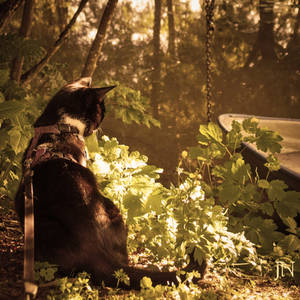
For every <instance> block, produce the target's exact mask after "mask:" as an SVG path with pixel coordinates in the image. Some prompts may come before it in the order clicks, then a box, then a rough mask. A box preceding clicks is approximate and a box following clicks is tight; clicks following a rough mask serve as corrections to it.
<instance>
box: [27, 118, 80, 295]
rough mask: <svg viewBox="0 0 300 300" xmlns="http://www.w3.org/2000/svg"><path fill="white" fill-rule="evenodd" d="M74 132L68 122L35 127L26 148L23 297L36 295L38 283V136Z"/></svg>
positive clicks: (75, 130)
mask: <svg viewBox="0 0 300 300" xmlns="http://www.w3.org/2000/svg"><path fill="white" fill-rule="evenodd" d="M63 132H65V133H76V134H78V133H79V132H78V129H77V128H75V127H73V126H71V125H68V124H58V125H52V126H43V127H37V128H35V134H34V137H33V139H32V140H31V144H30V146H29V148H28V151H27V154H26V159H25V161H24V187H25V195H24V272H23V279H24V289H25V299H26V300H30V299H34V298H35V297H36V295H37V291H38V285H37V284H36V283H35V282H34V195H33V183H32V178H33V175H34V171H33V166H34V165H35V164H36V163H37V161H36V159H33V157H32V156H33V153H34V155H36V151H35V150H36V146H37V143H38V140H39V138H40V137H41V136H42V135H43V134H45V133H54V134H60V133H63Z"/></svg>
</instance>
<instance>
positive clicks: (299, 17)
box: [287, 8, 300, 52]
mask: <svg viewBox="0 0 300 300" xmlns="http://www.w3.org/2000/svg"><path fill="white" fill-rule="evenodd" d="M299 29H300V8H298V13H297V16H296V22H295V26H294V31H293V35H292V36H291V39H290V41H289V43H288V45H287V50H288V52H290V51H292V50H293V48H294V47H295V48H296V47H297V40H298V39H299ZM296 51H297V50H296Z"/></svg>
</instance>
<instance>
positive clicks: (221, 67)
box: [1, 0, 300, 184]
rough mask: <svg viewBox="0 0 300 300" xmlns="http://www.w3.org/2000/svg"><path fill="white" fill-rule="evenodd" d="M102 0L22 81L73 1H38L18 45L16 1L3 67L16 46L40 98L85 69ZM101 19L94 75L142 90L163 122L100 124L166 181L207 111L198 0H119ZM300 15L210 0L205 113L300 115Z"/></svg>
mask: <svg viewBox="0 0 300 300" xmlns="http://www.w3.org/2000/svg"><path fill="white" fill-rule="evenodd" d="M11 2H19V3H20V2H22V1H11ZM29 2H30V1H29ZM82 2H87V1H82ZM109 2H111V3H113V2H115V3H114V5H116V4H117V1H109ZM5 3H6V2H5V1H2V5H5ZM106 4H107V3H105V2H103V3H102V2H99V1H88V3H87V4H86V5H85V8H84V9H83V10H82V13H81V14H80V15H79V16H78V19H77V21H76V23H75V24H74V25H73V28H72V30H71V31H70V32H69V33H68V35H67V37H66V39H65V41H64V43H63V45H61V46H60V48H59V49H58V51H57V52H56V53H55V55H54V56H53V57H52V58H51V60H50V62H49V63H48V64H47V65H45V67H44V68H43V69H41V71H40V72H38V73H36V76H35V77H34V79H32V80H31V79H30V80H31V81H30V84H29V82H28V81H27V83H26V84H25V76H24V74H25V75H26V72H27V71H28V70H30V69H31V68H32V67H33V66H35V64H37V63H38V62H39V61H40V59H41V58H43V57H44V55H45V53H47V52H48V51H49V49H52V48H53V47H54V45H55V42H56V41H57V40H58V39H59V35H60V33H61V32H63V30H64V28H65V26H66V25H67V24H68V22H69V20H70V19H71V17H72V16H73V14H74V12H75V11H76V9H77V7H78V5H79V1H58V0H57V1H36V3H35V5H34V8H33V10H34V11H33V12H32V19H30V21H29V22H30V23H31V24H30V26H29V27H32V28H31V29H30V30H29V32H30V34H29V33H28V34H27V35H28V36H30V37H25V39H26V41H27V42H26V43H23V44H22V41H21V39H20V38H19V39H18V38H17V37H16V35H18V34H17V32H18V31H19V30H20V22H21V20H22V9H18V10H17V12H16V14H14V16H13V18H12V19H10V21H9V22H8V24H7V25H6V27H3V29H2V30H3V31H4V33H6V37H5V38H4V37H2V39H4V40H2V42H1V44H2V46H1V52H2V53H1V72H2V73H1V74H2V75H3V74H4V73H5V72H8V70H9V66H10V63H11V61H12V59H13V57H14V56H15V55H16V54H17V52H18V51H20V52H21V54H22V55H24V56H25V61H24V65H23V69H22V71H23V79H22V80H21V87H22V88H25V89H28V88H30V89H31V91H32V93H34V89H36V91H37V93H38V94H39V95H40V98H41V99H45V100H44V101H47V99H48V98H49V96H50V95H52V94H53V92H54V91H55V90H57V89H58V88H59V87H61V86H62V85H63V84H64V83H65V82H70V81H72V80H75V79H77V78H78V77H80V76H81V75H82V74H84V71H85V70H84V66H85V63H86V61H87V55H88V53H89V50H90V47H91V44H92V42H93V40H94V38H95V35H96V32H97V28H98V25H99V22H100V19H101V16H102V13H103V10H104V8H105V6H106ZM108 13H109V12H108ZM155 16H156V17H155ZM108 18H111V19H112V20H111V24H110V25H108V26H107V28H106V31H105V34H104V33H102V35H100V38H101V39H102V40H101V43H102V44H101V45H100V47H102V48H100V50H99V51H101V52H99V58H98V62H97V68H96V69H95V70H94V72H93V81H94V84H95V85H97V84H98V83H99V82H103V81H106V82H111V81H118V82H120V83H121V84H122V85H124V86H125V87H129V88H132V89H134V90H137V91H140V93H141V95H142V96H143V97H147V98H148V99H150V100H151V107H149V113H152V114H153V116H154V117H155V118H156V119H158V120H159V121H160V122H161V129H158V128H151V129H148V128H145V127H143V126H137V125H124V124H122V123H120V122H118V121H117V120H116V119H115V118H114V117H113V116H112V115H110V114H108V115H107V118H106V120H105V122H104V123H103V131H104V133H105V134H107V135H109V136H116V137H118V139H119V141H120V142H121V143H125V144H127V145H129V146H131V147H132V148H133V149H137V150H139V151H141V152H142V153H144V154H146V155H148V156H149V157H150V160H151V162H152V163H153V164H155V165H158V166H160V167H162V168H163V169H164V170H165V172H164V174H163V175H162V179H163V180H165V181H164V182H165V183H167V184H168V180H169V178H170V177H171V178H172V174H174V170H175V166H176V165H177V160H178V153H180V152H181V151H182V150H183V149H185V148H186V147H187V146H190V145H192V144H193V143H194V140H195V139H194V137H195V134H196V133H197V130H198V127H199V124H200V123H203V122H206V120H207V117H206V97H205V83H206V52H205V43H206V26H205V25H206V24H205V23H206V19H205V9H204V1H156V2H155V3H154V2H152V1H120V2H119V3H118V4H117V6H116V7H113V11H111V15H109V16H108ZM299 20H300V12H299V7H298V6H297V1H296V2H295V1H291V0H287V1H263V0H262V1H216V5H215V10H214V26H215V30H214V34H213V41H212V58H213V61H212V82H213V87H212V94H213V97H212V104H213V120H216V118H217V116H218V115H219V114H221V113H229V112H236V113H246V114H254V115H264V116H273V117H291V118H299V116H300V101H299V89H300V84H299ZM4 25H5V24H4ZM23 28H24V27H23ZM19 35H21V36H22V33H21V32H20V33H19ZM9 72H10V70H9ZM5 74H7V73H5ZM86 74H88V73H86ZM27 75H28V74H27ZM89 75H91V73H90V74H89ZM6 76H7V75H6ZM12 76H14V75H12V74H10V77H12ZM3 78H7V77H2V82H4V81H5V79H3ZM11 84H12V83H11ZM9 90H10V93H11V92H12V91H14V92H16V93H17V90H18V89H13V88H11V89H9ZM6 93H7V92H6ZM13 96H14V95H12V94H10V95H9V97H13ZM41 101H43V100H41ZM108 104H109V103H108ZM127 114H129V115H130V112H127ZM129 118H130V117H129ZM166 177H168V178H167V179H165V178H166Z"/></svg>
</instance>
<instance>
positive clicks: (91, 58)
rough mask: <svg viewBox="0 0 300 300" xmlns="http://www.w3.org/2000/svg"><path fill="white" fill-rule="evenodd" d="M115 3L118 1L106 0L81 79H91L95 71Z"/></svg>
mask: <svg viewBox="0 0 300 300" xmlns="http://www.w3.org/2000/svg"><path fill="white" fill-rule="evenodd" d="M117 3H118V0H108V2H107V5H106V7H105V9H104V12H103V15H102V18H101V21H100V23H99V27H98V31H97V34H96V37H95V39H94V41H93V43H92V46H91V48H90V51H89V54H88V56H87V59H86V62H85V66H84V68H83V70H82V74H81V76H82V77H92V76H93V74H94V72H95V70H96V67H97V62H98V59H99V56H100V52H101V49H102V46H103V43H104V38H105V34H106V31H107V27H108V25H109V22H110V21H111V19H112V15H113V12H114V10H115V8H116V5H117Z"/></svg>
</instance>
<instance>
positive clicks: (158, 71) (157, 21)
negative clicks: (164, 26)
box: [151, 0, 161, 118]
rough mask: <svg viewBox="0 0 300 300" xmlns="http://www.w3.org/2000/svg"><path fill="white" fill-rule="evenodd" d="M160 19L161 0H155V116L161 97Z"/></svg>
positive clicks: (153, 99) (152, 100) (153, 88)
mask: <svg viewBox="0 0 300 300" xmlns="http://www.w3.org/2000/svg"><path fill="white" fill-rule="evenodd" d="M160 21H161V0H155V7H154V27H153V72H152V91H151V102H152V106H153V116H154V118H158V115H159V113H158V100H159V97H160V81H161V78H160V77H161V62H160Z"/></svg>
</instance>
